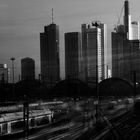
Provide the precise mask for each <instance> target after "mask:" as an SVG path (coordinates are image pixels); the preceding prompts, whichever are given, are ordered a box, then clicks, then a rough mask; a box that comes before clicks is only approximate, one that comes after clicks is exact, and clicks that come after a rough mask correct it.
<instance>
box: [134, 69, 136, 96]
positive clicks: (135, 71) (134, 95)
mask: <svg viewBox="0 0 140 140" xmlns="http://www.w3.org/2000/svg"><path fill="white" fill-rule="evenodd" d="M133 80H134V97H135V96H136V71H134V72H133Z"/></svg>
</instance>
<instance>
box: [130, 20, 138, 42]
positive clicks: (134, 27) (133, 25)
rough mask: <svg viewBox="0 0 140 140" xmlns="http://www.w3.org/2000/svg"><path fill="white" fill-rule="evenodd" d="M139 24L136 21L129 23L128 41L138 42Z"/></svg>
mask: <svg viewBox="0 0 140 140" xmlns="http://www.w3.org/2000/svg"><path fill="white" fill-rule="evenodd" d="M139 31H140V30H139V22H138V21H133V22H131V34H130V38H129V40H139V39H140V35H139Z"/></svg>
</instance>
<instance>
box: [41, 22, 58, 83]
mask: <svg viewBox="0 0 140 140" xmlns="http://www.w3.org/2000/svg"><path fill="white" fill-rule="evenodd" d="M40 56H41V80H42V81H43V82H45V83H47V84H48V86H51V85H54V84H55V83H56V82H58V81H59V79H60V66H59V27H58V26H57V25H56V24H54V23H52V24H50V25H48V26H45V27H44V33H40Z"/></svg>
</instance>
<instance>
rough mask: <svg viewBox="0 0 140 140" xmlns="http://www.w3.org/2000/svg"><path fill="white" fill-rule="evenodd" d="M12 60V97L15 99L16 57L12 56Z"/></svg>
mask: <svg viewBox="0 0 140 140" xmlns="http://www.w3.org/2000/svg"><path fill="white" fill-rule="evenodd" d="M10 60H11V61H12V75H13V76H12V88H13V89H12V90H13V95H12V97H13V99H14V98H15V85H14V84H15V75H14V69H15V68H14V60H15V58H14V57H11V58H10Z"/></svg>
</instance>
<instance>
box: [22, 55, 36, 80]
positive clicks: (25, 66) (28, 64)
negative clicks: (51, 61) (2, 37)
mask: <svg viewBox="0 0 140 140" xmlns="http://www.w3.org/2000/svg"><path fill="white" fill-rule="evenodd" d="M34 79H35V61H34V60H33V59H32V58H29V57H26V58H23V59H21V80H34Z"/></svg>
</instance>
